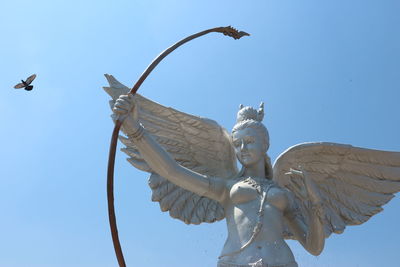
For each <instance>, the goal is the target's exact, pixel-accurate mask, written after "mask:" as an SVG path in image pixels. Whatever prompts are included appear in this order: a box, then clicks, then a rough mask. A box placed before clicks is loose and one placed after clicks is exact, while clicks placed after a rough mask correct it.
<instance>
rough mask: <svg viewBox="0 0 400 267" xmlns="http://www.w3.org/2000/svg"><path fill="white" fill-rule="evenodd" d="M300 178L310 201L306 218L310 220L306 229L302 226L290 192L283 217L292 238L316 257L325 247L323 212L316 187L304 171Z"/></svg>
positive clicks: (302, 223)
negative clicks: (291, 233) (292, 235)
mask: <svg viewBox="0 0 400 267" xmlns="http://www.w3.org/2000/svg"><path fill="white" fill-rule="evenodd" d="M302 176H303V178H304V182H305V186H306V191H307V193H308V197H309V199H310V201H311V210H309V211H308V213H309V214H308V218H309V219H310V220H309V223H308V227H307V226H306V225H305V224H304V222H303V220H301V217H300V215H301V214H300V213H299V212H300V211H299V209H298V208H297V207H295V205H294V196H293V193H291V192H288V194H287V196H288V199H289V201H288V203H289V204H288V206H287V209H286V211H285V217H286V221H287V223H288V225H289V227H290V229H291V230H292V232H293V234H294V237H295V238H296V239H297V240H298V241H299V242H300V243H301V245H302V246H303V247H304V248H305V249H306V250H307V251H308V252H309V253H311V254H312V255H315V256H317V255H319V254H321V252H322V250H323V249H324V245H325V233H324V224H323V216H324V210H323V207H322V201H321V199H320V196H319V194H318V189H317V187H316V185H315V184H314V182H313V181H312V180H311V179H310V178H309V177H308V176H307V174H306V173H305V172H304V171H303V174H302Z"/></svg>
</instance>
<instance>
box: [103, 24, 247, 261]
mask: <svg viewBox="0 0 400 267" xmlns="http://www.w3.org/2000/svg"><path fill="white" fill-rule="evenodd" d="M211 32H220V33H222V34H224V35H227V36H230V37H232V38H234V39H240V38H241V37H243V36H249V34H248V33H246V32H243V31H237V30H236V29H235V28H233V27H231V26H228V27H217V28H212V29H208V30H205V31H202V32H198V33H196V34H193V35H190V36H188V37H186V38H185V39H182V40H180V41H179V42H177V43H175V44H174V45H172V46H170V47H169V48H167V49H166V50H164V51H163V52H162V53H161V54H160V55H159V56H157V57H156V58H155V59H154V60H153V62H152V63H151V64H150V65H149V66H148V67H147V68H146V70H145V71H144V72H143V73H142V75H141V76H140V78H139V79H138V81H137V82H136V83H135V85H134V86H133V87H132V89H131V90H130V91H129V94H132V95H134V94H135V93H136V92H137V90H138V89H139V87H140V86H141V85H142V83H143V82H144V80H145V79H146V78H147V76H148V75H149V74H150V73H151V71H152V70H153V69H154V68H155V67H156V66H157V65H158V63H160V62H161V60H163V59H164V58H165V57H166V56H167V55H168V54H170V53H171V52H172V51H174V50H175V49H176V48H178V47H179V46H181V45H183V44H184V43H187V42H189V41H191V40H193V39H195V38H197V37H200V36H203V35H205V34H208V33H211ZM122 123H123V120H121V119H117V120H116V122H115V126H114V130H113V133H112V136H111V143H110V151H109V155H108V169H107V200H108V217H109V222H110V229H111V236H112V240H113V244H114V250H115V254H116V256H117V260H118V264H119V266H120V267H125V266H126V264H125V259H124V255H123V253H122V249H121V244H120V242H119V237H118V229H117V222H116V218H115V210H114V165H115V152H116V147H117V140H118V133H119V130H120V128H121V126H122Z"/></svg>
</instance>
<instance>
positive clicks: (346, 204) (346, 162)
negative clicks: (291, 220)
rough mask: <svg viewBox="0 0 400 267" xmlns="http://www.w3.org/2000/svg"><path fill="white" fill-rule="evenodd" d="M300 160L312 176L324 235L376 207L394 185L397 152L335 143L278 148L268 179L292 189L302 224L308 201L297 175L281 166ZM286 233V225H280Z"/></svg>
mask: <svg viewBox="0 0 400 267" xmlns="http://www.w3.org/2000/svg"><path fill="white" fill-rule="evenodd" d="M298 166H301V167H302V168H303V169H304V170H305V171H306V172H307V173H308V175H309V176H310V178H312V180H313V181H314V182H315V184H316V185H317V187H318V188H319V192H320V195H321V198H322V201H323V207H324V211H325V218H324V228H325V235H326V237H328V236H329V235H330V234H331V233H332V232H333V233H342V232H343V231H344V229H345V227H346V225H358V224H362V223H364V222H366V221H367V220H368V219H369V218H370V217H372V216H373V215H375V214H376V213H378V212H380V211H381V210H382V205H384V204H386V203H387V202H388V201H389V200H390V199H391V198H393V197H394V193H396V192H398V191H399V190H400V153H399V152H387V151H379V150H372V149H364V148H358V147H353V146H350V145H342V144H335V143H323V142H319V143H304V144H299V145H296V146H293V147H291V148H289V149H288V150H286V151H285V152H284V153H282V154H281V155H280V156H279V157H278V158H277V160H276V161H275V163H274V167H273V169H274V180H275V181H276V182H277V183H278V184H279V185H280V186H282V187H285V188H287V189H288V190H290V191H291V192H293V194H294V195H295V206H296V208H297V209H299V211H300V212H299V213H300V214H301V216H300V218H301V219H302V220H303V222H304V223H305V224H306V225H308V221H309V218H308V214H309V212H310V202H309V200H308V199H307V194H306V192H305V187H304V183H303V181H301V178H299V179H290V178H289V177H288V175H285V173H286V172H289V170H290V168H293V169H298ZM285 231H286V233H285V234H286V237H287V238H290V236H291V233H290V229H287V228H286V229H285Z"/></svg>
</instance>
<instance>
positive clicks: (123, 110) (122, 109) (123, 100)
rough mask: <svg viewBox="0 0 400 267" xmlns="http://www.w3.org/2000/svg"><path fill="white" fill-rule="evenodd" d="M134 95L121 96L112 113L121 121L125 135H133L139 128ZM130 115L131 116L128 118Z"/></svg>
mask: <svg viewBox="0 0 400 267" xmlns="http://www.w3.org/2000/svg"><path fill="white" fill-rule="evenodd" d="M135 99H136V98H135V96H134V95H131V94H129V95H121V96H120V97H119V98H118V99H117V100H116V101H115V104H114V108H113V112H114V114H116V115H117V119H118V120H120V121H122V122H123V124H122V127H123V128H124V131H125V132H126V133H127V134H130V133H134V132H136V131H137V129H138V128H139V127H140V124H139V120H138V118H139V115H138V110H137V105H136V101H135ZM129 114H132V116H129Z"/></svg>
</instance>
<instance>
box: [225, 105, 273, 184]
mask: <svg viewBox="0 0 400 267" xmlns="http://www.w3.org/2000/svg"><path fill="white" fill-rule="evenodd" d="M263 118H264V103H261V104H260V108H259V109H258V110H255V109H254V108H253V107H244V106H243V105H240V106H239V111H238V114H237V121H236V124H235V126H234V127H233V129H232V134H233V133H235V132H237V131H239V130H243V129H246V128H253V129H255V130H256V131H257V132H258V133H259V135H260V136H261V137H262V138H263V144H265V147H264V150H265V175H266V178H269V179H272V165H271V159H270V158H269V156H268V155H267V151H268V148H269V134H268V130H267V128H266V127H265V126H264V124H263V123H262V122H261V121H262V119H263ZM242 171H244V170H242ZM242 171H241V172H242Z"/></svg>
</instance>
